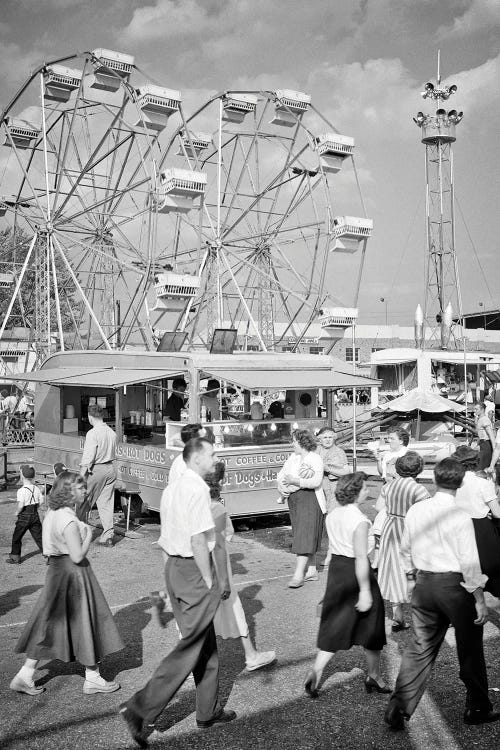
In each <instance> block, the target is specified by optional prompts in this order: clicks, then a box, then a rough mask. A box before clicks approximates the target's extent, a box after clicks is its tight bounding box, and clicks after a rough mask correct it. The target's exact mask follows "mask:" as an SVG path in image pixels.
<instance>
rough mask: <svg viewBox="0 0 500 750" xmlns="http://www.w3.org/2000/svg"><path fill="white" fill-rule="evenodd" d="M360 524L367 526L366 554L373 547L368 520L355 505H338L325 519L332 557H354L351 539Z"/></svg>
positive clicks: (370, 526) (373, 541) (373, 542)
mask: <svg viewBox="0 0 500 750" xmlns="http://www.w3.org/2000/svg"><path fill="white" fill-rule="evenodd" d="M360 523H366V524H367V525H368V553H370V552H371V551H372V549H373V548H374V546H375V540H374V537H373V530H372V525H371V523H370V520H369V519H368V518H367V517H366V516H365V515H364V513H362V512H361V511H360V509H359V508H358V506H357V505H355V504H354V503H349V505H338V506H337V507H336V508H334V509H333V510H332V511H330V513H329V514H328V515H327V517H326V530H327V532H328V539H329V540H330V551H331V553H332V554H333V555H343V556H344V557H355V554H354V546H353V537H354V532H355V531H356V529H357V528H358V526H359V524H360Z"/></svg>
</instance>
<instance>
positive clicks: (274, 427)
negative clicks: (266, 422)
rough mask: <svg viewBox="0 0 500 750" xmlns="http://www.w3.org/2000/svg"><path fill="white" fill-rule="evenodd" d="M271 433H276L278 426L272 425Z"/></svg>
mask: <svg viewBox="0 0 500 750" xmlns="http://www.w3.org/2000/svg"><path fill="white" fill-rule="evenodd" d="M271 432H276V425H275V424H274V422H272V423H271Z"/></svg>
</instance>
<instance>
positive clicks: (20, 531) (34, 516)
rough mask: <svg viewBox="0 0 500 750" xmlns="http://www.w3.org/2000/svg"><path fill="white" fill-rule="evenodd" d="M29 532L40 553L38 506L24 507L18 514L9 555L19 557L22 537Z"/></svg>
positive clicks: (40, 525) (40, 526) (40, 528)
mask: <svg viewBox="0 0 500 750" xmlns="http://www.w3.org/2000/svg"><path fill="white" fill-rule="evenodd" d="M27 531H29V532H30V533H31V536H32V537H33V539H34V540H35V542H36V545H37V547H38V549H39V550H40V552H42V524H41V522H40V516H39V515H38V505H26V506H25V507H24V508H23V509H22V511H21V512H20V513H19V515H18V517H17V521H16V525H15V527H14V533H13V535H12V548H11V550H10V554H11V555H14V556H15V557H21V542H22V539H23V536H24V535H25V534H26V532H27Z"/></svg>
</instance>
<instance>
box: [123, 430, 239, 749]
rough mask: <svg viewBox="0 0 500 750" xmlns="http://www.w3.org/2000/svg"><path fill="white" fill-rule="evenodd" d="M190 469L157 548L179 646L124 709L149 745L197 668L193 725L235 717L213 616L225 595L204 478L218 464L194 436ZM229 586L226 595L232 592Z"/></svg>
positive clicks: (135, 733) (167, 503)
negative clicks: (223, 688) (226, 698)
mask: <svg viewBox="0 0 500 750" xmlns="http://www.w3.org/2000/svg"><path fill="white" fill-rule="evenodd" d="M183 458H184V461H185V463H186V471H185V472H184V474H183V475H182V477H181V478H180V479H178V480H176V481H174V482H172V483H171V484H169V486H168V487H167V488H166V489H165V490H164V492H163V495H162V499H161V506H160V517H161V536H160V539H159V541H158V544H159V545H160V547H161V548H162V549H163V550H164V551H165V552H166V553H167V555H168V559H167V563H166V565H165V577H166V581H167V590H168V594H169V597H170V602H171V605H172V610H173V613H174V616H175V619H176V622H177V625H178V627H179V630H180V633H181V639H180V640H179V642H178V643H177V645H176V646H175V648H174V650H173V651H171V652H170V654H168V656H166V657H165V658H164V659H163V661H162V662H161V663H160V665H159V667H158V669H157V670H156V672H155V673H154V674H153V676H152V677H151V679H150V680H149V682H148V683H147V684H146V685H145V687H144V688H143V689H142V690H139V691H138V692H137V693H135V695H133V696H132V698H130V700H129V701H127V703H123V704H122V705H121V707H120V713H121V715H122V717H123V719H124V720H125V721H126V722H127V726H128V729H129V732H130V734H131V735H132V737H133V739H134V740H135V741H136V742H137V744H138V745H140V746H141V747H147V741H146V737H147V735H148V734H149V733H150V732H151V731H152V730H153V727H154V722H155V721H156V719H157V718H158V716H159V715H160V714H161V712H162V711H163V709H164V708H165V707H166V706H167V704H168V703H169V701H170V700H171V699H172V698H173V696H174V695H175V694H176V692H177V691H178V690H179V688H180V687H181V685H182V684H183V683H184V681H185V680H186V679H187V677H188V676H189V674H190V673H191V672H192V673H193V677H194V681H195V684H196V723H197V725H198V727H200V728H201V729H207V728H208V727H211V726H212V725H213V724H215V723H217V722H227V721H231V720H232V719H234V718H236V714H235V712H234V711H225V710H224V709H222V708H221V707H220V705H219V700H218V698H219V657H218V654H217V642H216V638H215V631H214V626H213V619H214V616H215V613H216V611H217V608H218V606H219V604H220V600H221V592H220V590H219V587H218V584H217V579H216V577H215V569H214V565H213V562H212V557H211V552H212V550H213V548H214V546H215V526H214V522H213V518H212V513H211V510H210V491H209V488H208V485H207V484H206V482H205V481H204V480H203V477H205V476H206V475H207V474H209V473H210V472H211V471H212V470H213V468H214V465H215V454H214V449H213V446H212V444H211V443H210V442H209V441H208V440H205V439H203V438H193V439H192V440H190V441H189V442H187V443H186V445H185V446H184V451H183ZM229 593H230V592H228V591H225V592H224V593H223V594H222V596H223V597H224V598H227V597H228V596H229Z"/></svg>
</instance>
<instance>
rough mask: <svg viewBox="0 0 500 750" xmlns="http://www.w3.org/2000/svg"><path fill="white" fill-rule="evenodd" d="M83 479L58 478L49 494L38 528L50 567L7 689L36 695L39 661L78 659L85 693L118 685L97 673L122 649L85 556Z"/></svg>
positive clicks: (40, 689) (88, 536)
mask: <svg viewBox="0 0 500 750" xmlns="http://www.w3.org/2000/svg"><path fill="white" fill-rule="evenodd" d="M85 494H86V486H85V480H84V479H83V477H82V476H81V475H80V474H77V473H76V472H74V471H63V472H61V474H59V475H58V477H57V478H56V480H55V482H54V484H53V486H52V490H51V492H50V495H49V497H48V505H49V511H48V513H47V515H46V516H45V519H44V522H43V529H42V541H43V554H44V555H46V556H47V557H48V560H49V567H48V568H47V576H46V578H45V585H44V587H43V589H42V592H41V594H40V596H39V598H38V601H37V603H36V604H35V607H34V609H33V611H32V613H31V617H30V618H29V620H28V622H27V624H26V626H25V628H24V631H23V633H22V635H21V637H20V639H19V641H18V642H17V645H16V647H15V651H17V652H18V653H25V654H26V655H27V659H26V661H25V662H24V665H23V666H22V667H21V669H20V670H19V672H18V673H17V674H16V676H15V677H14V679H13V680H12V682H11V683H10V687H11V689H12V690H15V691H16V692H18V693H27V694H28V695H38V694H39V693H42V692H43V691H44V689H45V688H43V687H40V686H37V685H35V683H34V673H35V669H36V667H37V665H38V662H39V660H40V659H44V660H47V659H50V660H52V659H58V660H59V661H63V662H74V661H79V662H80V664H83V665H85V681H84V683H83V692H84V693H85V695H94V694H97V693H114V691H115V690H119V688H120V685H119V684H118V683H117V682H115V681H111V682H108V681H106V680H105V679H104V678H103V677H101V674H100V671H99V663H100V662H101V661H102V659H103V658H104V657H105V656H107V655H108V654H112V653H115V652H116V651H120V650H121V649H122V648H124V644H123V641H122V639H121V637H120V634H119V632H118V630H117V628H116V625H115V623H114V620H113V615H112V614H111V611H110V609H109V606H108V603H107V601H106V599H105V598H104V594H103V593H102V591H101V587H100V586H99V584H98V582H97V579H96V577H95V576H94V573H93V571H92V568H91V567H90V563H89V561H88V560H87V552H88V549H89V545H90V542H91V540H92V531H91V529H90V527H89V526H87V524H85V523H83V522H82V521H79V520H78V518H77V516H76V513H75V507H76V508H80V507H81V506H82V505H83V503H84V501H85Z"/></svg>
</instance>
